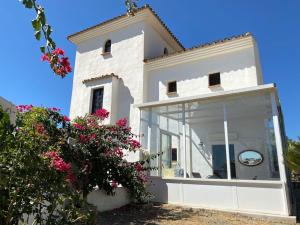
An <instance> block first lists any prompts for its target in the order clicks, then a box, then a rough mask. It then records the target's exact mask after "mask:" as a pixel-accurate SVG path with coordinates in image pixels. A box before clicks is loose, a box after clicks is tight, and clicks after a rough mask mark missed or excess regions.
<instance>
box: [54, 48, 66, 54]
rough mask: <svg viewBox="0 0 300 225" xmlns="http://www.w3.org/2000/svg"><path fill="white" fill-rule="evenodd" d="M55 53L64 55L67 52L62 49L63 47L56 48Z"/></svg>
mask: <svg viewBox="0 0 300 225" xmlns="http://www.w3.org/2000/svg"><path fill="white" fill-rule="evenodd" d="M55 54H56V55H64V54H65V51H64V50H62V49H61V48H57V49H55Z"/></svg>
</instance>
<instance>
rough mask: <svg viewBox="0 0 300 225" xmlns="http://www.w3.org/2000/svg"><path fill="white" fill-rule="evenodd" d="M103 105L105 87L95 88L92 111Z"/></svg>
mask: <svg viewBox="0 0 300 225" xmlns="http://www.w3.org/2000/svg"><path fill="white" fill-rule="evenodd" d="M102 107H103V88H98V89H95V90H93V102H92V113H95V112H96V111H97V110H98V109H101V108H102Z"/></svg>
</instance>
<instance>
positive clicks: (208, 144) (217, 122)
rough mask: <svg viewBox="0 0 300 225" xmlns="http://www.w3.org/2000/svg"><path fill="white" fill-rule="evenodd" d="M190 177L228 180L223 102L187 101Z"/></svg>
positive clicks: (188, 170) (188, 167)
mask: <svg viewBox="0 0 300 225" xmlns="http://www.w3.org/2000/svg"><path fill="white" fill-rule="evenodd" d="M185 118H186V133H187V176H188V177H191V178H203V179H226V178H227V163H226V148H225V134H224V113H223V103H222V102H221V101H201V102H192V103H187V104H186V113H185Z"/></svg>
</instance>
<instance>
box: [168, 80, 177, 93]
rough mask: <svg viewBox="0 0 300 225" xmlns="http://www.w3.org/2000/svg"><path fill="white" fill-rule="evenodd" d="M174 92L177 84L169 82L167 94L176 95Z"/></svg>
mask: <svg viewBox="0 0 300 225" xmlns="http://www.w3.org/2000/svg"><path fill="white" fill-rule="evenodd" d="M176 92H177V82H176V81H170V82H169V83H168V94H170V93H176Z"/></svg>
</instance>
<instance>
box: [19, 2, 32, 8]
mask: <svg viewBox="0 0 300 225" xmlns="http://www.w3.org/2000/svg"><path fill="white" fill-rule="evenodd" d="M21 2H22V4H23V5H24V6H25V8H29V9H31V8H32V7H33V2H32V0H21Z"/></svg>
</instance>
